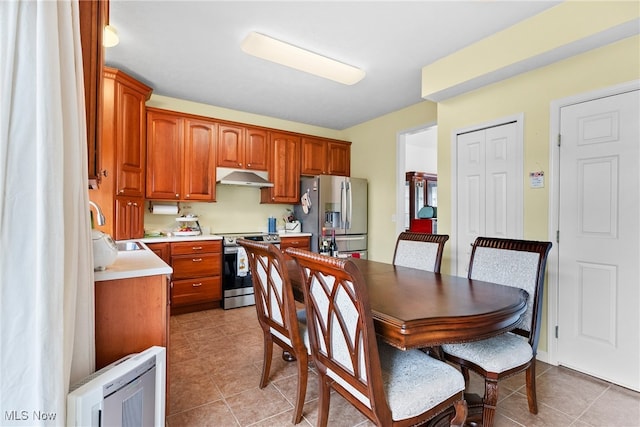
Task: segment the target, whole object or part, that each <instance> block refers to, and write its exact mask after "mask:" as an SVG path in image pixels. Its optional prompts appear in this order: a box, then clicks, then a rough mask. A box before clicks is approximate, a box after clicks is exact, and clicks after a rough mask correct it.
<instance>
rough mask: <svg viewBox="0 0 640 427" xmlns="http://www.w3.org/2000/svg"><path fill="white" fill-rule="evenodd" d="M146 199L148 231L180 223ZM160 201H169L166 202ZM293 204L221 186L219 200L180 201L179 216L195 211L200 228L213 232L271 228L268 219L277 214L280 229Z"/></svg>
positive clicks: (247, 189) (246, 189) (248, 189)
mask: <svg viewBox="0 0 640 427" xmlns="http://www.w3.org/2000/svg"><path fill="white" fill-rule="evenodd" d="M149 203H150V202H149V201H147V202H146V206H145V208H146V209H145V214H144V229H145V232H150V231H170V230H172V229H173V228H174V227H175V225H176V221H175V218H176V215H154V214H152V213H151V212H149ZM159 203H163V204H166V203H167V202H165V201H162V202H159ZM292 208H293V206H292V205H286V204H285V205H283V204H273V205H272V204H261V203H260V190H259V189H257V188H252V187H240V186H235V185H217V186H216V202H212V203H194V202H180V212H179V214H178V215H185V214H189V213H192V214H195V215H197V216H198V219H199V223H200V227H209V228H210V229H211V233H212V234H215V233H241V232H247V231H265V232H266V231H267V218H269V217H270V216H274V217H275V218H276V220H277V222H276V225H277V228H278V229H280V228H283V227H284V220H283V219H282V218H283V217H284V216H285V215H286V214H287V209H292Z"/></svg>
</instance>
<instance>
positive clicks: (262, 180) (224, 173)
mask: <svg viewBox="0 0 640 427" xmlns="http://www.w3.org/2000/svg"><path fill="white" fill-rule="evenodd" d="M216 177H217V178H218V179H217V181H216V182H217V183H218V184H226V185H242V186H245V187H259V188H262V187H273V182H269V181H268V179H267V173H266V172H263V171H249V170H246V169H232V168H216Z"/></svg>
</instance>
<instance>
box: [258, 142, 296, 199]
mask: <svg viewBox="0 0 640 427" xmlns="http://www.w3.org/2000/svg"><path fill="white" fill-rule="evenodd" d="M269 153H270V159H269V161H270V165H269V179H270V180H271V181H272V182H273V187H267V188H262V189H261V190H260V191H261V194H260V201H261V203H298V202H299V201H300V136H299V135H297V134H293V133H287V132H271V138H270V147H269Z"/></svg>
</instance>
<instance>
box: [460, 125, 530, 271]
mask: <svg viewBox="0 0 640 427" xmlns="http://www.w3.org/2000/svg"><path fill="white" fill-rule="evenodd" d="M456 152H457V159H456V161H457V168H456V171H457V172H456V173H457V177H456V183H457V184H456V185H457V189H456V190H457V191H456V194H457V196H456V198H457V202H456V206H457V226H456V229H457V233H456V236H457V238H456V248H457V249H456V252H457V254H456V255H457V275H458V276H466V275H467V270H468V267H469V256H470V254H471V244H472V243H473V242H474V240H475V239H476V237H478V236H489V237H505V238H506V237H509V238H517V237H521V236H522V218H521V217H522V213H521V212H522V194H521V193H522V182H523V181H522V173H521V170H522V166H521V165H522V158H521V157H522V156H521V152H522V150H521V147H520V142H519V139H518V125H517V123H516V122H511V123H507V124H503V125H499V126H494V127H490V128H486V129H481V130H476V131H473V132H468V133H463V134H459V135H457V138H456Z"/></svg>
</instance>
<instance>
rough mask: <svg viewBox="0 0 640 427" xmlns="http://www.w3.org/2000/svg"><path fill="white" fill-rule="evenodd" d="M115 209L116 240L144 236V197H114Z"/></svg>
mask: <svg viewBox="0 0 640 427" xmlns="http://www.w3.org/2000/svg"><path fill="white" fill-rule="evenodd" d="M115 209H116V215H115V222H116V224H115V236H114V238H115V239H116V240H127V239H139V238H141V237H144V199H142V198H139V199H137V198H136V199H130V198H128V197H116V199H115Z"/></svg>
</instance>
